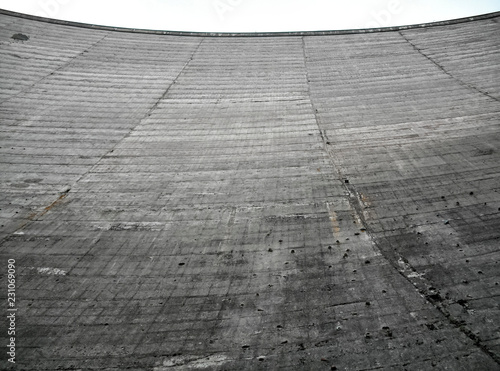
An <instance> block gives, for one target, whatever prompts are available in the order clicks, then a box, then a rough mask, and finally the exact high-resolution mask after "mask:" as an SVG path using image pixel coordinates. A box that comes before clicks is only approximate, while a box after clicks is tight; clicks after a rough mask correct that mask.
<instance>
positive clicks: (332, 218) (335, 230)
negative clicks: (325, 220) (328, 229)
mask: <svg viewBox="0 0 500 371" xmlns="http://www.w3.org/2000/svg"><path fill="white" fill-rule="evenodd" d="M326 208H327V209H328V214H329V215H330V222H331V223H332V229H333V235H335V234H339V233H340V226H339V221H338V219H337V213H336V212H335V210H332V209H331V208H330V205H329V204H328V202H327V203H326Z"/></svg>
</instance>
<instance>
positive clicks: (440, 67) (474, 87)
mask: <svg viewBox="0 0 500 371" xmlns="http://www.w3.org/2000/svg"><path fill="white" fill-rule="evenodd" d="M398 34H399V35H400V36H401V37H402V38H403V39H405V41H406V42H407V43H408V44H410V45H411V46H412V47H413V49H414V50H415V51H417V52H418V53H419V54H420V55H421V56H423V57H424V58H426V59H427V60H428V61H429V62H432V63H433V64H434V65H435V66H436V67H437V68H439V69H440V70H441V71H442V72H443V73H445V74H446V75H448V76H449V77H451V78H452V79H453V80H455V81H457V82H458V83H459V84H460V85H462V86H465V87H466V88H468V89H470V90H473V91H475V92H477V93H480V94H482V95H484V96H485V97H488V98H490V99H493V100H494V101H497V102H500V99H498V98H496V97H494V96H492V95H491V94H489V93H488V92H486V91H483V90H481V89H479V88H478V87H476V86H474V85H471V84H469V83H467V82H465V81H463V80H460V79H459V78H458V77H456V76H455V75H453V74H452V73H451V72H449V71H447V70H446V68H444V67H443V66H442V65H440V64H439V63H438V62H436V61H435V60H434V59H432V58H431V57H429V56H428V55H427V54H425V53H424V52H423V51H422V49H420V48H419V47H418V46H417V45H415V44H414V43H413V42H411V40H410V39H409V38H408V37H406V36H405V35H404V34H403V33H402V32H401V31H398Z"/></svg>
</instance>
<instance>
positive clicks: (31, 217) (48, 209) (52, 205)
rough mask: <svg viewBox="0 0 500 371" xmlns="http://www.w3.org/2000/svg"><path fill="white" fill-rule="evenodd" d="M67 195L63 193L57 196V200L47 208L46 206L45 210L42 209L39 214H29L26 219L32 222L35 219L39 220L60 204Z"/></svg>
mask: <svg viewBox="0 0 500 371" xmlns="http://www.w3.org/2000/svg"><path fill="white" fill-rule="evenodd" d="M66 195H67V193H64V194H62V195H60V196H59V198H58V199H57V200H55V201H54V202H52V203H51V204H50V205H49V206H47V207H46V208H44V209H43V211H42V212H41V213H31V214H30V215H29V216H28V219H29V220H33V219H35V218H37V217H38V218H39V217H41V216H44V215H45V214H47V213H48V212H49V211H50V210H52V209H53V208H54V207H55V206H56V205H57V204H58V203H59V202H61V200H62V199H63V198H65V197H66Z"/></svg>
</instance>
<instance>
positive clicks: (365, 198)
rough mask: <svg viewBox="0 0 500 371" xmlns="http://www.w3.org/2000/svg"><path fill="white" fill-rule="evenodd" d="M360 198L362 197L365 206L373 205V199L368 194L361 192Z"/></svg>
mask: <svg viewBox="0 0 500 371" xmlns="http://www.w3.org/2000/svg"><path fill="white" fill-rule="evenodd" d="M359 198H360V200H361V202H362V203H363V205H364V206H365V207H370V206H371V201H370V199H369V198H368V196H367V195H365V194H363V193H360V194H359Z"/></svg>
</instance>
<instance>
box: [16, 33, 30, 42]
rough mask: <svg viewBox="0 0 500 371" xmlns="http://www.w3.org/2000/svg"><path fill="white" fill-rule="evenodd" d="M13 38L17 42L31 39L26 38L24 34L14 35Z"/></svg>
mask: <svg viewBox="0 0 500 371" xmlns="http://www.w3.org/2000/svg"><path fill="white" fill-rule="evenodd" d="M12 38H13V39H14V40H17V41H28V40H29V39H30V37H29V36H26V35H25V34H22V33H15V34H14V35H12Z"/></svg>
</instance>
